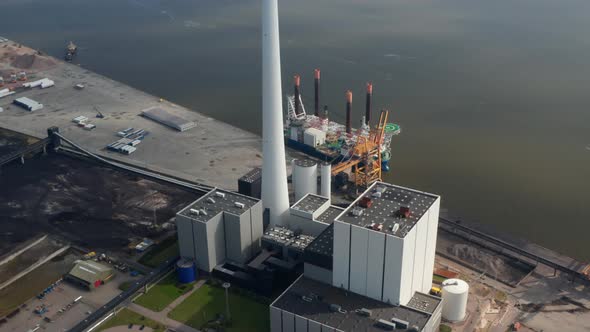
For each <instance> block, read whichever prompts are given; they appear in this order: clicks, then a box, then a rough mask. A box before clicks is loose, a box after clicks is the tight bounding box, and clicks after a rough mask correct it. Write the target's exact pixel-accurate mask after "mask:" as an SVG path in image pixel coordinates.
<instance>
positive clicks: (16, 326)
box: [1, 272, 140, 332]
mask: <svg viewBox="0 0 590 332" xmlns="http://www.w3.org/2000/svg"><path fill="white" fill-rule="evenodd" d="M33 273H34V272H33ZM138 278H140V276H136V277H131V276H130V274H129V273H122V272H117V274H116V276H115V278H114V279H113V280H111V281H110V282H108V283H106V284H104V285H102V286H100V287H99V288H97V289H94V290H92V291H89V290H85V289H83V288H80V287H79V286H77V285H74V284H71V283H69V282H67V281H64V282H61V283H59V284H58V285H57V286H56V287H54V290H53V291H52V292H50V293H47V295H46V296H45V297H44V298H43V299H38V298H34V299H32V300H30V301H28V302H27V303H25V304H24V305H22V306H21V310H20V312H19V313H18V314H16V315H15V316H14V317H12V318H10V319H9V320H8V321H7V323H5V324H4V325H2V327H1V330H2V331H10V332H12V331H14V332H17V331H18V332H22V331H26V330H27V329H33V328H35V327H36V326H37V325H38V324H39V327H40V328H39V330H38V331H64V330H67V329H69V328H71V327H72V326H74V325H75V324H76V323H78V322H79V321H80V320H82V319H83V318H84V317H85V316H86V315H88V314H89V313H91V312H93V311H94V310H96V309H97V308H99V307H100V306H102V305H104V303H106V302H108V301H109V300H110V299H112V298H113V297H115V296H117V295H118V294H119V293H121V290H119V288H118V287H119V285H120V284H121V283H123V282H125V281H129V280H135V279H138ZM80 296H81V298H80V299H79V300H78V301H75V300H76V299H78V298H79V297H80ZM43 308H45V309H46V310H47V311H46V312H45V313H43V314H38V313H36V312H35V310H36V309H41V310H42V309H43Z"/></svg>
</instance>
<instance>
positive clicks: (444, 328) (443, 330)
mask: <svg viewBox="0 0 590 332" xmlns="http://www.w3.org/2000/svg"><path fill="white" fill-rule="evenodd" d="M438 330H439V331H440V332H451V331H453V329H452V328H451V327H450V326H448V325H445V324H440V327H439V328H438Z"/></svg>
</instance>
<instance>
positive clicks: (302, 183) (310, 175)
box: [293, 159, 318, 201]
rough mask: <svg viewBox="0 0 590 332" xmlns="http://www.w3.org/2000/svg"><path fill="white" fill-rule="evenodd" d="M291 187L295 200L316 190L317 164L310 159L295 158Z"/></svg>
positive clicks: (315, 192)
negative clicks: (293, 190)
mask: <svg viewBox="0 0 590 332" xmlns="http://www.w3.org/2000/svg"><path fill="white" fill-rule="evenodd" d="M293 187H294V189H295V200H296V201H298V200H300V199H301V198H303V196H305V195H307V194H309V193H312V194H317V192H318V164H317V163H316V162H315V161H313V160H311V159H295V161H294V162H293Z"/></svg>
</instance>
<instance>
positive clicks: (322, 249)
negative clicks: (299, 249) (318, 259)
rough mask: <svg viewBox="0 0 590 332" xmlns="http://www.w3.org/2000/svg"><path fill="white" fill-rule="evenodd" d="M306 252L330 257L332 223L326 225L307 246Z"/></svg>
mask: <svg viewBox="0 0 590 332" xmlns="http://www.w3.org/2000/svg"><path fill="white" fill-rule="evenodd" d="M305 251H306V252H308V251H309V252H312V253H315V254H318V255H322V256H326V257H329V258H330V259H331V258H332V255H333V251H334V225H333V224H332V225H330V226H328V228H326V229H325V230H324V231H323V232H321V233H320V235H318V236H317V237H316V238H315V240H314V241H313V242H312V243H310V244H309V246H307V248H306V249H305Z"/></svg>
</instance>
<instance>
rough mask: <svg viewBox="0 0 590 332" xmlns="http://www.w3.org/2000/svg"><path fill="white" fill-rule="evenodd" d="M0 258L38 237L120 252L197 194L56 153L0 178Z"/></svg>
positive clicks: (7, 171) (5, 171) (158, 229)
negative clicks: (54, 236)
mask: <svg viewBox="0 0 590 332" xmlns="http://www.w3.org/2000/svg"><path fill="white" fill-rule="evenodd" d="M0 183H1V184H2V185H1V186H0V202H1V203H0V254H2V253H3V252H5V251H7V250H9V249H10V247H11V246H12V245H13V244H14V243H18V242H22V241H25V240H27V239H29V238H31V237H33V236H35V235H37V234H40V233H48V234H54V235H58V236H60V237H62V238H65V239H66V240H69V241H71V242H73V243H74V244H78V245H81V246H85V247H90V248H96V249H120V248H121V247H124V246H126V245H127V244H128V243H129V240H130V239H131V238H137V237H146V236H148V237H149V236H156V235H159V234H160V233H161V232H163V230H162V227H159V226H161V225H162V224H164V223H167V222H169V221H170V220H171V218H173V217H174V216H175V214H176V212H177V211H179V210H180V209H181V208H182V207H184V206H186V205H188V203H190V202H192V201H194V200H196V199H197V198H198V195H197V194H195V193H192V192H188V191H185V190H183V189H181V188H179V187H176V186H172V185H167V184H162V183H156V182H154V181H151V180H147V179H145V178H142V177H139V176H135V175H131V174H128V173H123V172H120V171H117V170H114V169H111V168H109V167H106V166H102V165H98V164H95V163H92V162H87V161H83V160H79V159H74V158H70V157H67V156H63V155H60V154H49V155H47V156H43V157H39V158H36V159H32V160H27V162H26V163H25V164H24V165H20V164H14V165H10V167H6V168H5V169H3V172H2V174H0Z"/></svg>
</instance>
